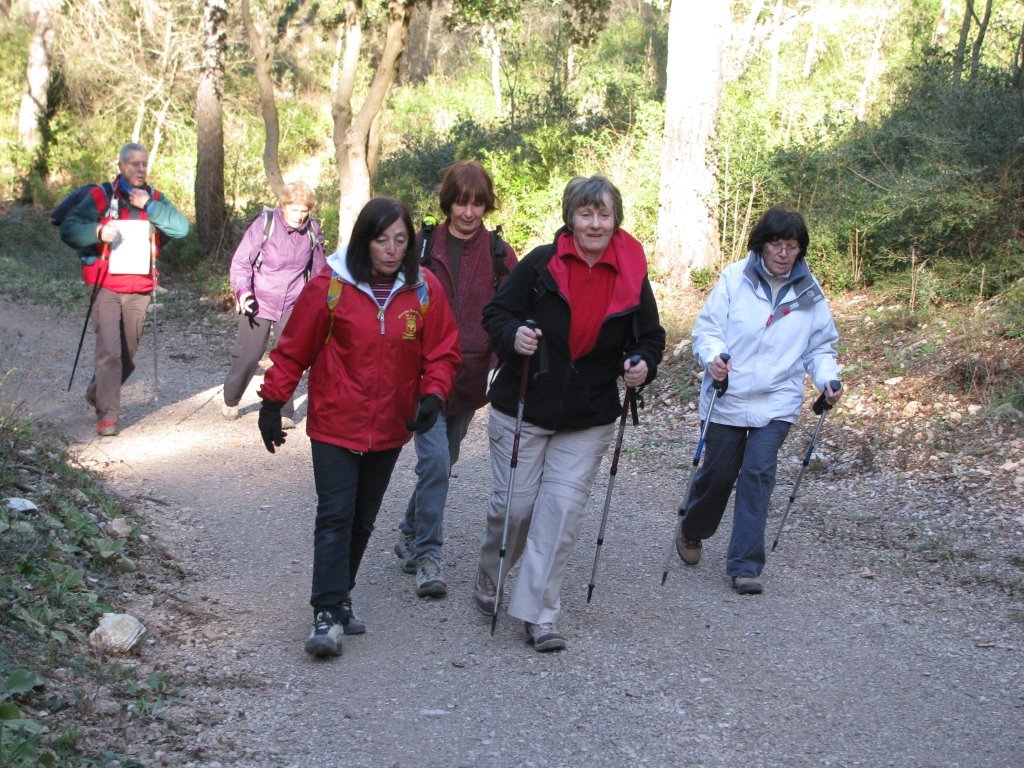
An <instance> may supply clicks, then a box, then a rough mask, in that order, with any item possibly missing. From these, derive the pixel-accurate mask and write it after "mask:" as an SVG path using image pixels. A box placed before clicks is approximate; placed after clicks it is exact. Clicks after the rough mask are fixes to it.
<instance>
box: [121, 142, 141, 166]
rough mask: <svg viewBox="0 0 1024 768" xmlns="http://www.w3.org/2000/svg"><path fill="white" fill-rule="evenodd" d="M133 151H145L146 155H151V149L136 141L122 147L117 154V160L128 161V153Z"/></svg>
mask: <svg viewBox="0 0 1024 768" xmlns="http://www.w3.org/2000/svg"><path fill="white" fill-rule="evenodd" d="M132 152H145V153H146V157H149V150H148V149H146V148H145V147H144V146H142V145H141V144H135V143H134V142H132V143H128V144H125V145H124V146H123V147H121V151H120V152H119V153H118V155H117V162H119V163H124V162H127V161H128V155H130V154H131V153H132Z"/></svg>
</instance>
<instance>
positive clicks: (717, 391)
mask: <svg viewBox="0 0 1024 768" xmlns="http://www.w3.org/2000/svg"><path fill="white" fill-rule="evenodd" d="M719 357H720V358H722V362H723V363H728V362H729V360H730V359H731V358H732V355H730V354H729V353H728V352H723V353H722V354H720V355H719ZM711 389H712V390H713V393H712V396H711V402H710V403H709V404H708V416H707V418H706V419H704V426H703V427H702V428H701V431H700V439H699V440H697V449H696V450H695V451H694V452H693V466H692V467H691V468H690V479H689V481H688V482H687V483H686V493H684V494H683V500H682V502H680V504H679V519H678V520H677V521H676V527H675V532H674V533H673V534H672V541H671V542H670V544H669V549H668V558H667V559H666V560H665V570H664V571H662V573H661V585H662V586H665V579H667V578H668V572H669V569H670V568H671V567H672V553H673V551H675V548H676V539H678V538H679V533H680V531H681V530H682V527H683V513H685V512H686V502H687V501H688V500H689V498H690V491H691V490H693V479H694V478H695V477H696V476H697V467H698V465H699V464H700V455H701V453H702V452H703V450H704V440H705V439H706V438H707V436H708V427H710V426H711V414H712V413H714V412H715V401H716V400H718V398H720V397H721V396H722V395H724V394H725V391H726V390H727V389H729V374H728V373H727V374H725V378H724V379H722V380H721V381H712V382H711Z"/></svg>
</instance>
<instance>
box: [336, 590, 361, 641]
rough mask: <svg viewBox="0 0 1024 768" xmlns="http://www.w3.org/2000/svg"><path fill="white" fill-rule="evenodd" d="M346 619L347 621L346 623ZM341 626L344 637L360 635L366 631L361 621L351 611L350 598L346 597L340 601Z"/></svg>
mask: <svg viewBox="0 0 1024 768" xmlns="http://www.w3.org/2000/svg"><path fill="white" fill-rule="evenodd" d="M346 619H348V621H346ZM341 626H342V631H344V633H345V634H346V635H361V634H363V633H364V632H365V631H366V625H365V624H364V623H363V620H362V619H360V618H359V617H358V616H356V612H355V611H353V610H352V598H351V597H346V598H345V599H344V600H342V601H341Z"/></svg>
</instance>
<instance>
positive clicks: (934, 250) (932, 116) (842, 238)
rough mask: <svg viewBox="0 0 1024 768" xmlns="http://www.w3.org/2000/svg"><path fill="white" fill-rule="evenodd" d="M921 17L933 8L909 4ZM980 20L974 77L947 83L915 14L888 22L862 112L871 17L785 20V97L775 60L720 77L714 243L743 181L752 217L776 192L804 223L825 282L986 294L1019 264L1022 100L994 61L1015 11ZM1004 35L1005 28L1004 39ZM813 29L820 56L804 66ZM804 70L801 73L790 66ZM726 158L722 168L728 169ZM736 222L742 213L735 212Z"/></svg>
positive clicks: (1015, 25)
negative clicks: (788, 27)
mask: <svg viewBox="0 0 1024 768" xmlns="http://www.w3.org/2000/svg"><path fill="white" fill-rule="evenodd" d="M916 5H917V6H920V10H921V11H922V12H927V13H926V17H927V18H934V16H933V15H931V14H932V11H934V8H932V6H933V5H934V4H932V3H929V2H924V1H923V0H922V1H921V2H918V3H916ZM1008 13H1010V14H1011V15H1012V13H1016V14H1017V17H1016V20H1015V21H1014V20H1013V19H1009V16H1008V17H1007V18H1008V19H1009V21H1008V23H1005V24H1004V26H1002V27H1000V26H997V25H996V24H995V23H994V24H993V26H992V27H991V28H990V30H989V35H988V37H987V39H986V44H985V48H986V50H987V51H988V52H989V55H988V56H987V57H983V59H982V64H981V66H980V68H979V71H978V74H977V77H976V78H975V80H974V81H973V82H959V83H958V82H955V79H954V77H953V74H952V73H953V69H952V61H951V57H950V56H949V55H948V54H947V53H945V52H944V51H942V50H938V49H934V48H929V47H928V45H927V43H924V44H921V43H919V42H918V41H922V40H924V41H927V40H930V39H931V36H932V34H933V30H932V29H930V28H928V27H927V26H925V25H921V24H920V23H919V22H916V21H915V20H914V19H915V18H918V17H915V16H913V15H912V14H904V15H901V16H900V17H899V18H896V19H894V20H893V21H892V22H890V23H889V24H888V26H887V27H886V28H885V30H886V36H885V38H884V46H883V50H884V51H885V55H886V57H887V64H888V69H887V74H886V76H885V77H884V78H883V79H881V80H880V81H878V82H877V83H875V96H876V98H875V99H874V100H873V101H869V102H866V103H865V114H864V119H862V120H858V119H857V110H856V109H855V108H854V107H855V106H856V105H858V104H859V102H860V99H861V95H860V93H859V91H858V89H859V88H860V87H861V85H862V84H863V78H864V71H865V70H866V68H867V58H866V57H867V56H869V55H870V54H871V51H872V45H871V44H870V41H869V39H868V38H869V37H870V36H871V35H872V34H874V32H873V29H874V26H873V24H874V22H873V21H872V22H871V24H865V23H864V21H863V19H865V18H867V19H869V20H871V18H872V17H871V16H870V15H868V16H865V17H859V16H858V15H856V14H850V15H848V16H847V17H845V19H844V21H843V22H842V23H841V24H839V25H837V26H836V27H834V28H833V29H831V30H829V32H828V34H826V35H824V36H823V35H822V30H820V29H819V30H817V31H815V30H813V29H812V27H811V26H810V25H796V26H795V27H793V30H794V31H793V32H792V38H791V39H785V40H784V42H783V44H782V46H781V47H780V60H781V61H782V66H781V67H780V69H779V76H780V78H781V80H780V81H779V83H778V89H779V94H780V95H781V96H780V97H777V98H776V99H775V100H774V103H773V104H766V103H765V100H764V92H765V86H766V83H767V79H768V69H769V67H770V61H769V60H768V59H767V58H765V59H764V60H762V61H759V62H758V63H755V64H754V65H752V66H751V67H750V69H749V70H748V71H747V72H746V73H745V75H744V76H743V77H742V78H740V79H738V80H736V81H735V82H733V83H731V84H730V85H729V90H728V93H727V96H726V99H725V104H724V105H723V110H722V116H721V119H720V123H719V126H720V130H721V134H720V141H719V147H718V156H719V166H720V168H723V169H724V168H726V167H728V170H729V173H728V175H727V176H726V177H725V179H724V187H723V193H724V202H725V206H724V208H725V209H726V210H728V212H729V215H728V216H727V217H723V242H724V243H727V244H729V250H730V251H731V252H732V255H733V256H734V257H738V255H740V254H738V253H736V252H735V251H736V249H734V248H732V245H731V244H732V242H733V241H735V240H738V241H740V242H742V239H743V238H742V237H741V238H736V237H735V236H734V235H733V233H731V232H730V231H729V228H730V227H732V228H735V227H736V226H737V219H741V216H742V207H743V206H744V203H745V201H746V197H747V196H748V195H749V194H750V193H751V190H753V194H754V198H753V206H752V207H753V216H754V217H756V216H757V215H759V214H760V212H761V211H763V210H764V209H765V208H767V207H768V206H769V205H771V204H773V203H776V202H786V203H789V204H792V205H795V206H796V207H797V208H799V209H801V210H802V211H803V212H804V213H805V215H806V216H807V219H808V224H809V225H810V227H811V249H810V252H809V254H808V260H809V262H810V263H811V265H812V268H813V269H814V270H815V273H816V274H817V275H818V276H819V278H820V279H821V280H822V282H823V283H825V285H826V286H827V288H829V289H830V290H835V291H841V290H846V289H849V288H854V287H858V286H862V285H870V284H873V283H886V282H888V283H891V284H893V289H894V290H896V289H898V290H901V291H902V292H904V293H906V292H907V291H908V289H909V290H911V291H913V292H914V293H915V294H916V296H917V300H918V302H919V303H920V302H923V303H929V302H933V303H937V302H941V301H945V300H957V301H962V300H965V299H968V298H970V297H972V296H977V295H982V296H992V295H995V294H996V293H998V292H999V291H1000V290H1002V289H1004V288H1005V287H1006V286H1007V285H1009V284H1010V283H1011V282H1012V281H1013V280H1015V279H1016V278H1017V276H1018V275H1019V274H1020V272H1021V268H1022V267H1024V258H1022V256H1024V254H1022V248H1021V245H1020V237H1019V232H1020V231H1021V229H1022V227H1024V191H1022V189H1021V186H1020V183H1019V180H1020V178H1021V177H1022V174H1024V145H1022V144H1021V141H1020V139H1021V137H1022V136H1024V109H1022V103H1021V99H1020V82H1019V77H1018V78H1012V77H1009V76H1008V73H1007V70H1006V69H1005V64H1004V63H1002V61H1001V60H1000V56H1001V55H1002V54H1003V53H1004V52H1006V51H1007V50H1012V46H1013V45H1014V44H1015V43H1016V38H1015V37H1014V36H1013V30H1014V29H1016V32H1017V35H1018V37H1019V30H1020V24H1021V22H1022V20H1024V19H1022V18H1021V16H1022V15H1024V14H1021V13H1020V11H1019V10H1018V11H1016V12H1013V11H1008ZM1007 32H1009V33H1010V34H1007ZM812 33H813V34H817V35H818V37H817V43H818V48H817V51H818V53H817V54H816V56H815V58H814V62H813V66H812V67H810V69H809V70H808V69H807V68H805V67H804V66H801V61H800V59H801V58H803V59H804V61H805V62H806V61H807V60H808V59H807V58H806V57H807V56H808V53H807V52H808V48H809V46H811V45H812V42H813V41H812V40H810V39H808V36H810V35H812ZM801 74H803V75H806V76H801ZM727 164H728V165H727ZM741 224H742V221H741Z"/></svg>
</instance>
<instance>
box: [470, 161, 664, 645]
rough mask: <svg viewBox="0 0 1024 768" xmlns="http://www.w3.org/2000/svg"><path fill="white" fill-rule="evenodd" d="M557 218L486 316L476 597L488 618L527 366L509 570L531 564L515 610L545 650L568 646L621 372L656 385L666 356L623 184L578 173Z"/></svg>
mask: <svg viewBox="0 0 1024 768" xmlns="http://www.w3.org/2000/svg"><path fill="white" fill-rule="evenodd" d="M562 219H563V221H564V222H565V226H564V227H563V228H561V229H560V230H559V231H558V232H557V233H556V235H555V240H554V242H553V243H551V244H549V245H545V246H541V247H539V248H536V249H534V250H533V251H532V252H531V253H529V254H528V255H527V256H526V257H525V258H524V259H523V260H522V261H521V262H519V265H518V266H517V267H516V268H515V269H514V270H513V271H512V273H511V274H510V275H509V276H508V278H507V279H506V280H505V282H504V284H503V285H502V287H501V289H500V290H499V291H498V293H497V295H496V296H495V297H494V299H493V300H492V301H491V302H490V303H489V304H488V305H487V306H486V307H485V308H484V327H485V328H486V329H487V333H488V335H489V336H490V338H491V344H492V345H493V347H494V350H495V352H496V353H497V354H498V357H499V358H500V359H501V360H502V365H501V367H500V369H499V371H498V374H497V376H496V378H495V380H494V383H493V384H492V385H491V388H490V390H489V392H488V395H489V397H490V401H491V408H490V419H489V423H488V434H489V437H490V445H491V473H492V478H493V489H492V492H491V501H490V506H489V509H488V512H487V529H486V532H485V534H484V540H483V544H482V545H481V549H480V567H479V569H478V571H477V577H476V584H475V587H474V598H475V600H476V603H477V606H478V607H479V608H480V610H481V611H483V612H484V613H487V614H488V615H490V614H491V613H492V612H493V610H494V601H495V599H496V592H497V590H496V587H495V584H496V583H497V581H498V570H499V550H500V546H501V539H502V531H503V527H504V520H505V514H506V495H507V491H508V477H509V472H510V468H511V455H512V443H513V437H514V431H515V422H516V412H517V408H518V402H519V389H520V382H521V376H520V373H521V370H522V369H521V366H522V365H529V366H530V368H529V379H528V384H527V389H526V397H525V409H524V414H523V424H522V430H521V437H520V443H519V452H518V456H517V464H516V475H515V488H514V489H513V493H512V500H511V504H509V505H508V518H509V519H508V542H507V549H506V552H507V556H506V562H505V571H504V572H507V571H508V570H509V569H511V567H512V566H513V565H514V564H515V563H516V561H518V560H519V559H520V558H521V559H522V565H521V567H520V571H519V577H518V579H517V580H516V584H515V587H514V589H513V591H512V596H511V599H510V600H509V604H508V613H509V615H511V616H515V617H516V618H519V619H522V620H523V621H524V622H525V625H526V631H527V635H528V637H529V639H530V642H531V643H532V644H533V647H534V648H535V649H536V650H538V651H552V650H558V649H562V648H565V646H566V641H565V637H564V636H563V635H562V634H561V633H560V632H559V631H558V629H557V627H556V622H557V620H558V618H559V616H560V614H561V608H560V597H559V595H560V591H561V585H562V577H563V575H564V572H565V566H566V564H567V563H568V560H569V556H570V555H571V554H572V550H573V546H574V544H575V541H576V537H577V535H578V533H579V530H580V527H581V526H582V523H583V512H584V510H585V508H586V503H587V497H588V496H589V495H590V487H591V485H592V483H593V479H594V475H595V474H596V472H597V469H598V467H599V465H600V463H601V458H602V457H603V456H604V453H605V450H606V449H607V448H608V445H609V444H610V443H611V440H612V437H613V434H614V431H615V421H616V420H617V419H618V417H619V415H620V414H621V412H622V406H621V404H620V400H619V386H618V378H619V377H620V376H622V377H623V379H624V380H625V384H626V385H627V386H630V387H639V386H642V385H644V384H646V383H648V382H650V381H651V380H653V379H654V377H655V375H656V374H657V366H658V363H659V362H661V356H662V353H663V351H664V348H665V331H664V329H663V328H662V327H661V325H660V323H659V320H658V307H657V304H656V303H655V300H654V293H653V291H652V290H651V285H650V282H649V281H648V279H647V259H646V257H645V255H644V250H643V246H641V245H640V243H639V242H638V241H637V240H636V239H635V238H633V237H632V236H631V235H630V234H629V233H627V232H625V231H624V230H623V229H621V228H620V226H621V224H622V196H621V195H620V194H619V191H618V189H616V187H615V185H613V184H612V183H611V182H610V181H609V180H608V179H606V178H605V177H603V176H592V177H590V178H584V177H577V178H575V179H573V180H572V181H570V182H569V184H568V185H567V186H566V188H565V192H564V193H563V196H562ZM527 320H533V321H534V322H535V323H536V329H535V330H534V329H531V328H530V327H528V326H527V324H526V321H527Z"/></svg>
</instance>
